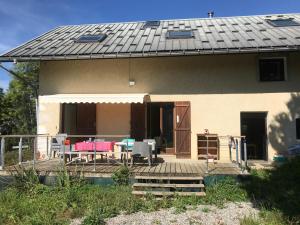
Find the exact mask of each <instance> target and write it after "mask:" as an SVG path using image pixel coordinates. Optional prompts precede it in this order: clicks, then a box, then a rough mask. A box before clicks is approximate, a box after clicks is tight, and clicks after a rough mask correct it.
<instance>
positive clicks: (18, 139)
mask: <svg viewBox="0 0 300 225" xmlns="http://www.w3.org/2000/svg"><path fill="white" fill-rule="evenodd" d="M60 135H61V136H63V137H64V140H65V139H69V140H71V141H72V139H75V140H78V139H82V140H92V139H96V138H101V139H105V140H111V141H119V140H122V139H124V138H128V137H130V135H67V134H66V135H63V134H60ZM56 136H57V135H49V134H37V135H0V140H1V145H0V170H3V169H4V167H5V166H9V165H16V164H19V165H21V164H22V163H25V162H26V163H31V164H32V167H33V168H35V164H36V162H37V161H42V160H49V159H51V158H52V157H53V156H52V153H53V152H52V146H51V143H52V138H54V137H56ZM63 142H64V141H63ZM63 146H64V145H63ZM41 149H43V151H42V152H43V153H44V155H42V156H41V155H37V154H38V153H39V150H41ZM26 150H27V152H26V157H25V156H24V152H25V151H26ZM65 151H66V148H65V146H64V148H63V154H61V157H60V159H61V162H62V164H63V165H64V164H65ZM94 152H95V151H94ZM78 153H80V152H78ZM127 157H128V155H127ZM94 161H95V162H94V164H95V163H96V160H94Z"/></svg>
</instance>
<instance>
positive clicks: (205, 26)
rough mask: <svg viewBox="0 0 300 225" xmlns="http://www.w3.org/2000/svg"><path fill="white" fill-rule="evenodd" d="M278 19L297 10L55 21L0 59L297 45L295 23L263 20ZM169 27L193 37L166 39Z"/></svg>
mask: <svg viewBox="0 0 300 225" xmlns="http://www.w3.org/2000/svg"><path fill="white" fill-rule="evenodd" d="M282 18H293V19H294V21H297V22H300V14H285V15H266V16H247V17H227V18H226V17H224V18H205V19H185V20H162V21H160V23H159V26H157V27H156V26H153V27H151V26H150V27H148V28H146V27H144V25H145V22H128V23H112V24H92V25H71V26H61V27H58V28H56V29H54V30H51V31H49V32H47V33H45V34H43V35H41V36H40V37H37V38H35V39H34V40H31V41H29V42H27V43H25V44H23V45H22V46H20V47H17V48H15V49H13V50H11V51H10V52H8V53H6V54H4V55H2V56H1V57H0V60H2V61H4V60H6V59H12V58H24V59H25V58H37V59H55V58H59V57H62V58H63V57H68V56H73V57H81V56H87V57H95V58H97V57H117V56H119V55H123V56H134V55H140V56H144V55H145V56H147V55H151V54H153V55H160V54H172V53H176V54H179V55H181V54H195V53H203V52H212V53H215V52H217V51H230V50H243V49H247V50H249V51H252V50H253V51H259V50H261V49H273V50H276V49H278V48H287V49H299V48H298V47H299V46H300V26H286V27H274V26H272V25H271V24H270V23H268V22H267V20H268V19H282ZM169 31H192V33H193V36H194V37H193V38H182V39H180V38H177V39H168V38H167V37H166V36H167V35H166V34H167V33H168V32H169ZM101 34H105V35H107V37H106V38H105V39H104V40H103V41H101V42H84V43H78V42H76V40H77V39H78V38H79V37H80V36H82V35H101Z"/></svg>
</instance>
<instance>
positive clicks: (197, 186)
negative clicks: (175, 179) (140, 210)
mask: <svg viewBox="0 0 300 225" xmlns="http://www.w3.org/2000/svg"><path fill="white" fill-rule="evenodd" d="M132 187H133V188H137V187H144V188H147V187H149V188H151V187H153V188H156V187H157V188H204V184H162V183H135V184H133V185H132Z"/></svg>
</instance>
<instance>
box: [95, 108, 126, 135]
mask: <svg viewBox="0 0 300 225" xmlns="http://www.w3.org/2000/svg"><path fill="white" fill-rule="evenodd" d="M96 110H97V114H96V121H97V122H96V123H97V124H96V128H97V134H99V135H124V136H127V135H128V134H130V104H97V109H96Z"/></svg>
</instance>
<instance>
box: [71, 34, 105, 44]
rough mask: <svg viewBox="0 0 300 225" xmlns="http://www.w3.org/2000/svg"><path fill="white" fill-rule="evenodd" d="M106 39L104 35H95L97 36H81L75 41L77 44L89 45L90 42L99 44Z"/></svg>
mask: <svg viewBox="0 0 300 225" xmlns="http://www.w3.org/2000/svg"><path fill="white" fill-rule="evenodd" d="M106 37H107V35H106V34H97V35H91V34H88V35H81V36H80V37H79V38H77V39H76V41H75V42H77V43H90V42H101V41H103V40H104V39H105V38H106Z"/></svg>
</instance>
